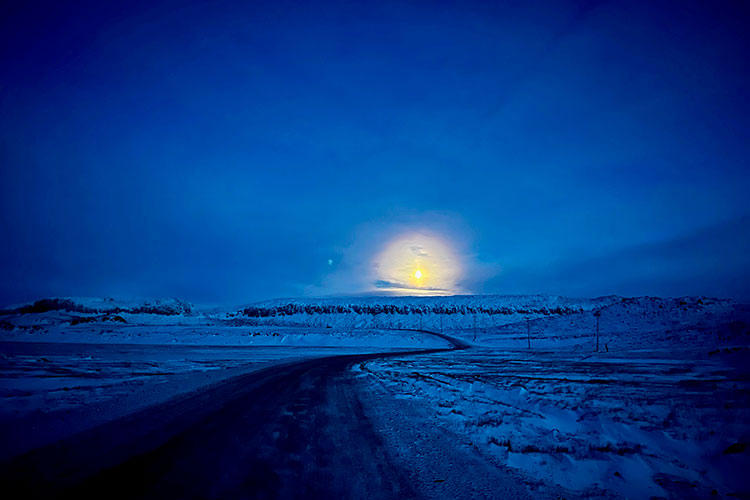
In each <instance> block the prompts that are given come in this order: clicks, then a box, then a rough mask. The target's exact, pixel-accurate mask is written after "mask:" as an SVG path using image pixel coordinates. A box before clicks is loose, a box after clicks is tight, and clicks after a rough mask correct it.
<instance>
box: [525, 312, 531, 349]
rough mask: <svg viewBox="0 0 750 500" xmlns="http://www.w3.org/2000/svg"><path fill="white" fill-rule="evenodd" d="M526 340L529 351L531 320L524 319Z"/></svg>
mask: <svg viewBox="0 0 750 500" xmlns="http://www.w3.org/2000/svg"><path fill="white" fill-rule="evenodd" d="M526 340H527V341H528V343H529V349H531V318H526Z"/></svg>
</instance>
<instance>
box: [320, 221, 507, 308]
mask: <svg viewBox="0 0 750 500" xmlns="http://www.w3.org/2000/svg"><path fill="white" fill-rule="evenodd" d="M470 235H471V231H470V230H469V229H468V226H467V225H466V224H465V223H464V222H463V220H461V219H460V218H458V217H457V216H455V215H452V214H447V213H443V212H422V213H410V214H402V215H399V216H391V217H388V218H384V219H379V220H375V221H370V222H367V223H365V224H362V225H361V226H359V227H358V228H356V230H355V231H353V234H352V236H351V241H350V244H349V245H347V246H346V247H343V248H341V249H340V255H339V259H338V265H337V266H336V268H335V269H332V270H331V272H330V273H328V274H326V276H325V277H324V278H323V279H322V280H321V281H320V283H318V284H316V285H315V286H310V287H307V289H306V290H305V293H306V294H307V295H312V296H320V295H348V294H361V293H365V294H381V293H393V294H413V295H414V294H422V295H450V294H464V293H472V292H474V288H473V285H475V284H477V283H478V282H479V281H480V280H482V279H484V277H485V276H487V275H488V273H489V271H490V270H491V269H493V266H488V265H486V264H484V263H482V262H480V261H479V259H477V257H476V255H475V254H474V253H473V252H472V251H471V250H470V245H471V241H472V239H471V237H470ZM417 270H419V271H420V272H419V275H418V276H417V273H416V271H417ZM490 274H491V273H490Z"/></svg>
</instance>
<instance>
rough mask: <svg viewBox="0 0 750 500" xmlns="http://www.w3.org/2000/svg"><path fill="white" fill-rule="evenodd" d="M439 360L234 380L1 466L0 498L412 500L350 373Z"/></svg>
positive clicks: (321, 364)
mask: <svg viewBox="0 0 750 500" xmlns="http://www.w3.org/2000/svg"><path fill="white" fill-rule="evenodd" d="M436 335H437V336H439V337H442V338H444V339H446V340H448V341H449V342H452V343H453V346H454V348H458V349H463V348H467V347H469V345H468V344H466V343H464V342H462V341H460V340H457V339H453V338H451V337H449V336H446V335H441V334H436ZM444 350H445V349H433V350H422V351H405V352H400V353H388V354H367V355H347V356H332V357H326V358H320V359H314V360H307V361H301V362H292V363H288V364H286V365H282V366H275V367H272V368H268V369H265V370H261V371H259V372H254V373H251V374H248V375H243V376H241V377H236V378H234V379H230V380H228V381H226V382H224V383H221V384H219V385H217V386H214V387H213V388H212V389H211V390H209V391H203V392H198V393H193V394H190V395H187V396H183V397H180V398H176V399H174V400H171V401H169V402H167V403H165V404H162V405H158V406H155V407H151V408H148V409H146V410H144V411H141V412H139V413H137V414H135V415H133V416H131V417H128V418H125V419H121V420H118V421H115V422H111V423H108V424H106V425H103V426H100V427H98V428H95V429H93V430H91V431H88V432H84V433H81V434H79V435H76V436H73V437H72V438H70V439H67V440H65V441H63V442H60V443H57V444H55V445H52V446H48V447H45V448H42V449H39V450H36V451H34V452H31V453H28V454H26V455H23V456H21V457H19V458H17V459H15V460H14V461H12V462H10V463H6V464H3V467H2V472H0V480H1V481H2V483H3V484H2V488H3V491H5V492H9V491H15V492H18V497H19V498H21V497H23V498H30V497H31V498H94V497H96V498H113V497H115V498H374V499H378V498H383V499H385V498H388V499H391V498H416V497H419V496H420V495H419V492H417V491H414V489H413V488H414V487H413V485H411V484H410V482H409V480H408V475H406V472H405V471H404V470H402V468H400V467H397V466H395V465H394V464H393V463H392V461H391V459H390V458H389V456H388V454H387V452H386V451H385V447H384V446H383V443H382V441H381V437H380V436H379V435H378V433H377V432H376V431H375V430H374V429H373V427H372V425H371V423H370V421H369V420H368V418H367V417H366V416H365V415H364V414H363V411H362V406H361V403H360V401H359V400H358V398H357V396H356V391H355V390H354V388H353V384H354V378H353V377H352V374H351V372H350V371H349V370H348V367H350V366H352V365H353V364H356V363H361V362H363V361H366V360H369V359H373V358H379V357H384V356H396V355H398V356H403V355H406V354H408V355H420V354H427V353H432V352H440V351H444Z"/></svg>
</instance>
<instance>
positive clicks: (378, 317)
mask: <svg viewBox="0 0 750 500" xmlns="http://www.w3.org/2000/svg"><path fill="white" fill-rule="evenodd" d="M597 324H598V331H599V346H600V352H598V353H597V352H594V348H595V346H596V335H597ZM399 329H424V330H432V331H437V332H445V333H447V334H450V335H453V336H456V337H460V338H462V339H464V340H467V341H469V342H472V343H473V344H474V345H475V348H474V349H469V350H465V351H453V352H445V353H438V354H431V355H420V356H410V357H408V358H407V357H403V358H389V359H383V360H378V361H370V362H368V363H364V364H362V365H360V366H358V367H357V368H356V370H357V372H358V376H359V377H360V381H361V382H362V383H363V385H362V387H364V388H365V390H367V388H368V387H369V388H370V389H371V390H372V394H386V395H387V397H389V398H397V399H398V400H400V401H402V402H403V403H404V404H407V403H408V404H409V405H411V406H412V407H413V408H419V409H420V411H421V412H423V413H426V414H427V415H432V417H431V418H433V417H434V420H435V421H436V422H438V424H439V425H440V426H442V427H443V428H444V429H445V430H446V431H447V432H450V433H452V434H453V435H455V436H457V439H459V440H462V443H461V444H466V445H470V446H472V447H476V449H477V450H478V451H479V452H481V453H483V454H484V455H486V457H488V459H489V460H492V461H495V463H497V464H501V465H503V466H510V467H513V468H515V469H516V470H518V472H519V474H522V475H524V476H525V477H529V478H532V479H531V480H533V481H538V482H539V483H540V484H542V483H544V484H548V485H551V487H555V488H556V487H558V485H561V486H562V487H564V488H565V489H567V490H568V491H569V493H570V496H573V497H590V498H599V497H604V498H607V497H617V496H624V497H627V498H650V497H652V496H655V497H667V498H708V497H712V495H713V494H714V491H715V493H716V494H717V495H720V496H721V497H726V496H731V495H736V496H740V497H742V495H750V493H748V492H750V486H749V485H748V479H747V474H746V473H744V471H745V470H750V446H748V443H750V431H749V429H750V426H749V425H748V419H747V417H748V415H750V411H749V410H750V308H749V307H748V306H747V305H743V304H736V303H734V302H732V301H729V300H717V299H709V298H706V297H686V298H672V299H661V298H655V297H639V298H622V297H614V296H610V297H601V298H596V299H568V298H563V297H554V296H553V297H548V296H487V297H481V296H460V297H367V298H342V299H293V300H274V301H267V302H262V303H258V304H251V305H248V306H244V307H235V308H224V309H211V310H201V309H196V308H195V307H193V306H192V305H190V304H187V303H185V302H181V301H176V300H167V301H147V302H144V301H128V302H123V301H113V300H111V299H54V300H48V301H42V302H38V303H36V304H33V305H28V306H20V307H14V308H7V309H6V310H5V311H2V314H0V341H2V342H0V396H1V397H2V399H3V404H2V410H1V411H0V430H1V431H2V436H0V437H2V438H3V439H5V440H6V442H7V443H11V440H10V439H6V437H9V436H19V435H23V433H24V432H25V433H27V434H26V437H25V438H24V439H25V440H26V441H27V442H26V443H25V444H24V446H26V448H28V447H30V446H32V445H33V446H36V445H39V444H43V443H44V442H48V441H49V440H50V439H53V438H59V437H60V435H64V434H65V433H72V432H74V431H77V430H81V429H83V428H86V427H87V426H91V425H95V424H96V423H99V422H103V421H106V420H108V419H111V418H115V417H118V416H122V415H125V414H127V413H128V412H132V411H135V410H137V409H138V408H143V407H145V406H147V405H150V404H153V403H156V402H160V401H164V400H165V399H167V398H169V397H174V395H175V394H180V393H184V392H187V391H190V390H194V389H196V388H200V387H205V386H207V385H210V384H212V383H215V382H217V381H219V380H223V379H226V378H228V377H230V376H233V375H236V374H241V373H246V372H247V371H251V370H254V369H258V368H261V367H263V366H270V365H272V364H273V363H281V362H286V361H289V360H294V359H300V358H304V357H311V356H325V355H328V354H333V353H335V354H339V353H348V352H375V351H378V352H380V351H386V350H390V349H404V348H432V347H445V346H446V345H447V344H446V343H445V342H444V341H442V340H439V339H436V338H434V337H430V336H429V335H424V334H421V333H417V332H414V331H405V330H399ZM529 345H530V346H531V347H530V348H529V347H528V346H529ZM371 399H372V398H371ZM32 430H33V432H32ZM45 440H46V441H45ZM18 441H19V440H18V439H16V444H17V445H18ZM21 448H22V447H21ZM19 449H20V448H19V446H16V448H13V446H9V445H6V449H4V450H3V452H4V455H9V454H11V453H10V452H13V451H16V452H17V451H19ZM540 491H541V490H540ZM547 491H552V490H549V489H548V490H547Z"/></svg>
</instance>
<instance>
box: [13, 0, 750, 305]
mask: <svg viewBox="0 0 750 500" xmlns="http://www.w3.org/2000/svg"><path fill="white" fill-rule="evenodd" d="M9 4H10V2H7V3H3V6H2V7H0V9H2V10H1V11H0V19H1V21H0V23H1V25H0V57H1V58H2V61H1V63H2V64H1V65H0V67H1V68H2V71H1V76H0V162H1V167H2V170H1V171H0V210H1V212H0V230H1V233H0V234H1V235H2V244H1V245H0V258H1V260H0V302H5V303H12V302H20V301H25V300H29V299H33V298H39V297H43V296H50V295H116V296H118V295H119V296H179V297H182V298H186V299H188V300H193V301H195V302H199V303H219V302H232V303H237V302H244V301H249V300H253V299H261V298H266V297H276V296H295V295H301V294H309V293H315V294H326V293H342V292H345V291H347V290H349V291H352V292H356V291H361V285H362V283H361V282H360V281H361V280H360V276H358V275H357V273H359V272H360V271H358V270H360V269H361V268H362V265H367V263H368V262H369V261H368V259H370V258H371V255H370V254H371V253H372V252H374V251H375V250H374V247H376V246H379V245H382V244H383V241H380V239H381V237H382V238H385V237H386V236H387V235H388V234H390V233H392V232H393V231H394V230H393V228H394V227H398V228H404V227H406V228H407V229H408V228H413V229H414V230H420V231H422V230H427V231H431V232H433V233H440V234H442V235H443V237H444V238H445V239H446V240H448V241H452V242H453V243H454V244H455V245H456V247H457V248H459V249H460V253H461V255H462V259H464V261H465V262H464V264H465V265H464V268H465V269H466V270H467V271H466V272H465V273H464V276H463V277H462V283H461V285H462V289H464V290H470V291H474V292H478V293H559V294H568V295H579V296H581V295H602V294H608V293H619V294H628V295H642V294H652V295H656V294H660V295H682V294H708V295H723V296H735V297H747V296H750V241H749V240H750V238H749V237H748V233H749V232H750V231H749V230H750V227H748V226H749V224H748V220H749V219H748V218H747V217H746V216H747V214H748V213H750V197H749V196H748V193H750V168H748V158H750V155H749V153H750V140H749V139H750V137H748V135H749V134H748V133H749V131H750V127H748V116H750V101H749V99H748V95H750V94H749V93H748V92H747V88H748V87H749V84H750V78H749V76H750V67H749V66H750V63H749V62H748V57H747V54H748V53H750V43H749V42H750V38H748V34H747V29H746V27H747V26H748V25H750V16H749V15H748V10H747V7H746V6H745V4H746V3H745V2H700V3H691V2H686V1H680V2H661V1H654V2H606V1H604V2H542V3H534V5H533V6H532V5H531V3H529V2H517V1H512V2H499V3H498V4H497V5H494V6H490V5H488V3H487V2H478V3H475V4H472V3H469V2H444V3H443V2H423V3H422V2H387V1H386V2H373V3H367V2H286V1H283V0H282V1H274V2H268V3H265V4H264V3H253V2H243V3H236V4H235V3H230V2H222V1H216V2H205V3H190V2H158V1H148V2H139V1H135V2H133V1H130V2H123V3H121V4H119V3H118V2H70V3H69V2H49V3H45V2H33V1H30V2H16V5H9ZM329 259H330V262H329ZM363 262H364V264H363ZM477 269H481V272H480V271H476V270H477ZM332 274H334V275H336V278H335V279H332V278H331V275H332ZM348 275H351V283H350V284H351V286H349V287H347V286H346V284H347V276H348ZM332 283H335V284H336V285H335V286H333V285H331V284H332Z"/></svg>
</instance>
